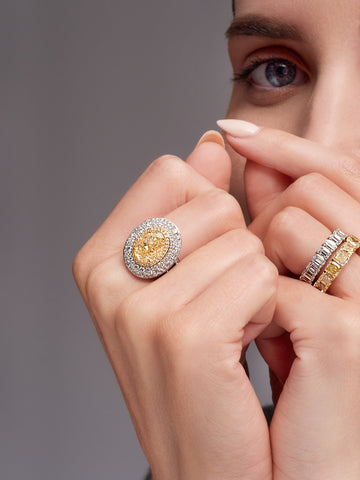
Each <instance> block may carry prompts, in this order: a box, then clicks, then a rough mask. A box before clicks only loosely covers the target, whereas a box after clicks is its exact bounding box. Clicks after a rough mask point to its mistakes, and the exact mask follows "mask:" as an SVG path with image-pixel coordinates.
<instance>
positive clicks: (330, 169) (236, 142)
mask: <svg viewBox="0 0 360 480" xmlns="http://www.w3.org/2000/svg"><path fill="white" fill-rule="evenodd" d="M218 125H219V127H220V128H221V129H222V130H224V132H225V133H226V138H227V140H228V142H229V144H230V145H231V146H232V148H233V149H234V150H235V151H236V152H237V153H239V154H240V155H243V156H244V157H246V158H249V159H250V160H252V161H254V162H256V163H259V164H260V165H263V166H265V167H269V168H272V169H275V170H277V171H279V172H281V173H284V174H285V175H288V176H289V177H291V178H293V179H297V178H299V177H302V176H304V175H307V174H308V173H312V172H318V173H321V174H322V175H323V176H325V177H327V178H328V179H329V180H331V181H332V182H334V183H335V184H337V185H338V186H339V187H340V188H341V189H343V190H345V191H346V192H347V193H349V194H350V195H351V196H352V197H353V198H356V199H357V200H360V160H359V159H356V158H353V157H352V156H350V155H346V154H344V153H342V152H339V151H336V150H335V149H330V148H329V147H326V146H324V145H320V144H318V143H315V142H312V141H311V140H308V139H305V138H301V137H298V136H296V135H293V134H291V133H288V132H285V131H282V130H276V129H273V128H267V127H266V128H265V127H263V128H260V127H256V125H254V124H250V123H249V122H244V121H242V120H220V121H219V122H218Z"/></svg>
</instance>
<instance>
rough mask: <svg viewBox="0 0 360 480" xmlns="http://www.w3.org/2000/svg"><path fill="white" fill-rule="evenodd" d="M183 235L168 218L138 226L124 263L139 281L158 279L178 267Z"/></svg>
mask: <svg viewBox="0 0 360 480" xmlns="http://www.w3.org/2000/svg"><path fill="white" fill-rule="evenodd" d="M180 249H181V235H180V232H179V229H178V228H177V226H176V225H175V224H174V223H173V222H171V221H170V220H168V219H167V218H150V219H148V220H145V222H142V223H141V224H140V225H138V226H137V227H136V228H135V229H134V230H133V231H132V232H131V233H130V235H129V237H128V239H127V240H126V242H125V246H124V251H123V255H124V262H125V265H126V266H127V268H128V269H129V270H130V272H131V273H132V274H134V275H135V276H136V277H139V278H156V277H159V276H160V275H162V274H164V273H166V272H167V271H169V270H170V268H172V267H173V266H174V265H175V264H176V263H178V255H179V252H180Z"/></svg>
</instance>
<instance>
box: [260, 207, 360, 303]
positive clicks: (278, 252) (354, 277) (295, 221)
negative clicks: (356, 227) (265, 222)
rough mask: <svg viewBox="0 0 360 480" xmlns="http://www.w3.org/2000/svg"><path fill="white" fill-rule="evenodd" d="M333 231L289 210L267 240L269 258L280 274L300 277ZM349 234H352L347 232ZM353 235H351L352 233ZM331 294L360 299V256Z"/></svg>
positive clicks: (277, 218) (273, 224) (343, 272)
mask: <svg viewBox="0 0 360 480" xmlns="http://www.w3.org/2000/svg"><path fill="white" fill-rule="evenodd" d="M330 233H331V232H330V230H329V229H328V228H327V227H326V226H324V225H323V224H322V223H321V222H319V221H318V220H316V219H314V218H313V217H312V216H311V215H309V214H308V213H307V212H305V211H303V210H301V209H299V208H295V207H287V208H285V209H284V210H282V211H281V212H280V213H278V214H277V215H276V216H275V217H274V219H273V221H272V222H271V224H270V226H269V228H268V230H267V233H266V235H265V239H264V247H265V251H266V255H267V256H268V257H269V258H270V260H272V261H273V262H274V263H275V265H276V266H277V267H278V269H279V271H280V273H283V274H284V273H285V272H286V271H287V272H289V271H290V272H292V273H293V274H294V275H296V276H299V275H300V274H301V273H302V271H303V270H304V268H305V267H306V265H308V263H309V262H310V260H311V259H312V257H313V256H314V254H315V252H316V251H317V250H318V249H319V248H320V246H321V245H322V244H323V242H324V241H325V240H326V239H327V238H328V237H329V235H330ZM346 233H349V232H346ZM350 233H351V232H350ZM329 293H331V294H333V295H336V296H337V297H341V298H343V299H352V300H353V301H357V302H359V301H360V300H359V299H360V257H359V256H358V255H353V256H352V257H351V259H350V261H349V264H348V265H346V266H345V267H344V268H343V269H342V270H341V272H340V274H339V276H338V277H337V278H336V280H335V281H334V282H333V283H332V285H331V287H330V289H329Z"/></svg>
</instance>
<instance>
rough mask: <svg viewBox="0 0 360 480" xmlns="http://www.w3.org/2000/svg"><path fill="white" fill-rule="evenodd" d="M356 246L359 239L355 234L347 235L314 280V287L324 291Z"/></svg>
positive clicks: (359, 241)
mask: <svg viewBox="0 0 360 480" xmlns="http://www.w3.org/2000/svg"><path fill="white" fill-rule="evenodd" d="M358 248H360V240H359V239H358V238H356V237H355V235H349V236H348V237H347V239H346V240H345V242H344V243H342V245H341V246H340V247H339V249H338V251H337V252H336V253H335V255H334V256H333V258H332V259H331V261H330V262H329V263H328V264H327V266H326V268H325V270H324V271H323V273H322V274H321V275H320V277H319V278H318V279H317V280H316V282H315V283H314V287H315V288H317V289H318V290H320V291H321V292H323V293H325V292H326V291H327V290H328V288H329V287H330V285H331V284H332V283H333V281H334V280H335V279H336V277H337V276H338V275H339V273H340V272H341V270H342V269H343V268H344V267H345V265H346V264H347V263H348V261H349V260H350V258H351V257H352V255H354V253H355V252H356V250H357V249H358Z"/></svg>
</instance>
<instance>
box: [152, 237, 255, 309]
mask: <svg viewBox="0 0 360 480" xmlns="http://www.w3.org/2000/svg"><path fill="white" fill-rule="evenodd" d="M249 255H264V248H263V245H262V243H261V242H260V240H259V239H258V238H257V237H255V235H252V234H251V233H250V232H249V231H248V230H246V229H245V228H240V229H236V230H231V231H228V232H227V233H225V234H223V235H222V236H220V237H218V238H215V239H214V240H213V241H211V242H209V243H208V244H206V245H204V246H203V247H202V248H200V249H198V250H196V251H194V252H193V253H192V254H191V255H189V256H187V257H186V258H185V259H184V260H183V261H182V262H180V263H179V264H178V265H176V268H173V269H172V270H170V271H169V272H168V274H167V275H164V276H163V277H161V278H159V280H158V281H157V282H153V283H152V284H151V285H150V286H149V288H148V289H147V292H146V295H147V297H148V298H149V299H150V302H154V301H155V302H156V300H157V299H158V298H159V297H160V296H161V298H162V301H161V303H160V304H158V305H155V304H154V306H153V308H150V310H152V311H154V310H156V311H157V312H159V314H160V315H162V314H166V312H169V311H176V310H180V309H182V308H183V307H184V306H186V305H187V304H189V303H190V302H191V301H193V300H194V299H195V298H197V297H198V296H199V295H201V294H202V293H203V292H204V291H205V290H206V289H207V288H209V286H210V285H212V284H213V283H214V282H215V281H216V280H217V279H218V278H219V277H221V276H222V275H223V274H224V273H225V272H226V271H227V270H228V269H231V268H232V267H233V266H234V265H236V264H237V263H238V262H239V261H240V260H241V259H243V258H245V257H247V256H249ZM155 302H154V303H155ZM157 303H159V302H157Z"/></svg>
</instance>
